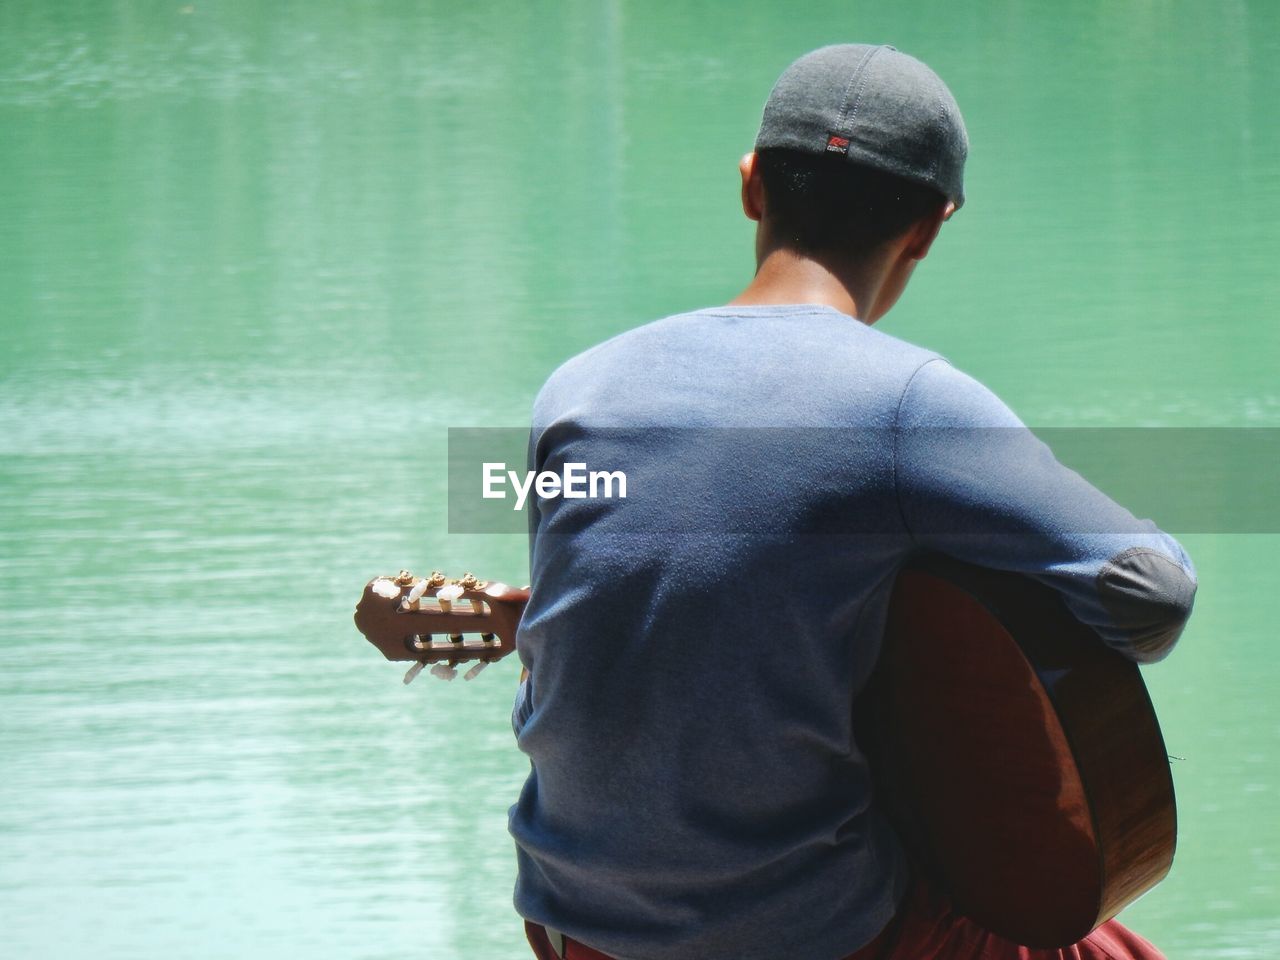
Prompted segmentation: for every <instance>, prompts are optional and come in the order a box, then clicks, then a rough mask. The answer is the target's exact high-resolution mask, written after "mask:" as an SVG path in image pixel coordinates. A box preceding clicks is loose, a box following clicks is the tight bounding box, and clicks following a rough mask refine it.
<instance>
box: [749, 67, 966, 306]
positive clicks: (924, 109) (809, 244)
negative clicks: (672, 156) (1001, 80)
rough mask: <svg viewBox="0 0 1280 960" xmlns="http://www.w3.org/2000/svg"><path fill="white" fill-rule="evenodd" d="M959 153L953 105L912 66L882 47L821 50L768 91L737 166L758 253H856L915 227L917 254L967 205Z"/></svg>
mask: <svg viewBox="0 0 1280 960" xmlns="http://www.w3.org/2000/svg"><path fill="white" fill-rule="evenodd" d="M967 153H968V136H967V134H966V133H965V128H964V121H963V120H962V119H961V116H960V110H959V108H958V107H957V106H956V102H955V99H954V98H953V97H952V95H951V92H950V91H949V90H948V89H947V87H946V85H945V84H944V83H943V82H942V81H941V80H940V79H939V78H938V76H937V75H936V74H935V73H934V72H933V71H932V70H930V69H929V68H928V67H927V66H925V65H924V64H923V63H921V62H920V61H919V60H916V59H915V58H914V57H909V56H907V55H906V54H904V53H900V52H898V51H897V50H895V49H893V48H892V47H885V46H879V47H877V46H870V45H865V44H844V45H839V46H831V47H823V48H822V49H820V50H815V51H813V52H812V53H809V54H806V55H805V56H803V57H801V58H800V59H799V60H797V61H796V62H795V63H793V64H792V65H791V66H790V67H788V68H787V69H786V71H785V72H784V73H783V74H782V76H781V77H780V78H779V79H778V82H777V84H775V86H774V88H773V92H772V93H770V95H769V100H768V102H767V103H766V104H765V108H764V116H763V118H762V120H761V124H760V132H759V134H758V136H757V138H756V144H755V153H754V154H752V155H749V156H748V157H746V158H744V160H743V171H742V172H743V182H744V191H743V202H744V207H745V208H746V210H747V214H748V216H751V217H752V218H753V219H757V220H760V221H761V227H762V230H761V237H760V241H761V242H762V243H763V245H764V246H765V247H766V250H764V251H762V252H767V248H777V247H785V248H787V249H790V250H792V251H794V252H796V253H798V254H802V255H806V256H828V257H830V256H834V257H840V258H854V259H857V258H863V257H866V256H867V255H869V254H872V253H874V252H876V251H877V250H880V249H881V248H882V247H884V245H885V244H886V242H887V241H889V240H892V239H896V238H901V237H903V236H904V235H905V234H907V233H908V231H911V230H912V229H913V228H914V227H916V226H917V225H920V224H923V226H922V227H921V229H920V231H919V233H920V236H919V238H918V240H919V241H921V242H914V243H912V244H910V245H909V249H910V252H912V253H918V254H919V256H918V257H916V259H919V257H922V256H923V255H924V254H925V253H926V252H927V251H928V247H929V243H931V242H932V239H933V236H934V235H935V234H936V232H937V225H938V224H940V223H941V221H942V220H943V219H945V218H946V217H947V216H950V214H951V212H952V211H954V210H955V209H956V208H958V207H959V206H960V205H961V204H963V203H964V162H965V157H966V155H967ZM751 193H754V196H752V195H749V194H751ZM904 282H905V278H904Z"/></svg>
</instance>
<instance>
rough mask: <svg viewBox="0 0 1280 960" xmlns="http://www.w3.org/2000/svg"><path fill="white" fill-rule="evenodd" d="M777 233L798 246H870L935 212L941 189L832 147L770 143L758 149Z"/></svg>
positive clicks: (809, 249)
mask: <svg viewBox="0 0 1280 960" xmlns="http://www.w3.org/2000/svg"><path fill="white" fill-rule="evenodd" d="M756 166H757V168H758V169H759V171H760V175H761V177H762V179H763V181H764V193H765V216H766V220H767V221H768V224H769V227H770V229H771V230H772V232H773V234H774V237H775V239H776V240H777V241H778V242H779V243H781V244H782V245H784V246H786V247H789V248H791V249H795V250H797V251H799V252H801V253H835V252H841V253H848V254H855V255H856V254H865V253H870V252H872V251H874V250H875V249H876V248H878V247H879V246H881V245H882V244H884V243H886V242H888V241H889V240H892V239H893V238H894V237H897V236H900V235H901V234H902V233H904V232H905V231H906V230H907V228H909V227H910V226H911V225H912V224H914V223H917V222H918V221H920V220H922V219H923V218H924V217H925V216H926V215H928V214H930V213H933V212H934V211H936V210H937V209H938V208H939V207H941V206H942V205H943V204H944V203H946V197H944V196H943V195H942V194H941V193H939V192H938V191H937V190H934V189H933V188H932V187H926V186H924V185H923V184H919V183H914V182H912V181H910V180H904V179H903V178H902V177H897V176H894V175H893V174H890V173H885V172H884V171H882V170H877V169H875V168H873V167H866V166H862V165H860V164H854V163H850V162H849V161H848V160H847V159H846V158H845V157H842V156H836V155H831V154H811V153H802V152H801V151H799V150H786V149H779V148H773V149H768V150H760V151H758V152H757V154H756Z"/></svg>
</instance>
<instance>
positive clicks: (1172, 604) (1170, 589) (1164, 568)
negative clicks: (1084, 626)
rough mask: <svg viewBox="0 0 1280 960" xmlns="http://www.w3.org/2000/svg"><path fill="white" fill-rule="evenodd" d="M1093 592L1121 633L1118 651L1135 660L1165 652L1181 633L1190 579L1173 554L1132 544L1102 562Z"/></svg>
mask: <svg viewBox="0 0 1280 960" xmlns="http://www.w3.org/2000/svg"><path fill="white" fill-rule="evenodd" d="M1098 595H1099V596H1100V597H1101V599H1102V603H1103V606H1104V607H1105V608H1106V610H1107V612H1108V613H1109V614H1110V616H1111V619H1112V621H1113V622H1114V624H1115V626H1116V628H1117V629H1118V631H1119V632H1120V634H1121V635H1122V636H1123V641H1122V643H1121V644H1119V645H1118V648H1119V649H1120V650H1121V652H1122V653H1124V654H1125V655H1126V656H1128V657H1129V658H1130V659H1132V660H1135V661H1137V662H1138V663H1155V662H1156V661H1158V660H1163V659H1164V658H1165V657H1166V656H1168V654H1169V651H1170V650H1172V649H1173V646H1174V644H1175V643H1177V641H1178V637H1180V636H1181V635H1182V630H1183V627H1185V626H1186V623H1187V620H1188V618H1190V616H1191V607H1192V605H1193V603H1194V602H1195V596H1196V581H1195V579H1194V578H1193V577H1192V576H1191V574H1190V573H1188V571H1187V570H1186V569H1184V568H1183V566H1182V564H1180V563H1178V562H1177V561H1176V560H1173V559H1171V558H1170V557H1167V556H1165V555H1164V554H1163V553H1160V552H1159V551H1156V550H1151V549H1148V548H1145V547H1134V548H1133V549H1131V550H1126V551H1124V552H1123V553H1120V554H1118V555H1117V556H1115V557H1113V558H1112V559H1111V560H1110V561H1108V562H1107V564H1106V566H1104V567H1103V568H1102V571H1101V572H1100V573H1099V574H1098Z"/></svg>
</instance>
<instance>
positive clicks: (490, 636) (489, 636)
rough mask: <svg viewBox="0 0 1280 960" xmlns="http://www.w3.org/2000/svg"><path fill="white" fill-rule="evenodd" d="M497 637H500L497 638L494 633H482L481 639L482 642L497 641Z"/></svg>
mask: <svg viewBox="0 0 1280 960" xmlns="http://www.w3.org/2000/svg"><path fill="white" fill-rule="evenodd" d="M497 639H498V638H497V637H496V636H494V635H493V634H492V633H482V634H480V640H481V642H483V643H493V641H495V640H497Z"/></svg>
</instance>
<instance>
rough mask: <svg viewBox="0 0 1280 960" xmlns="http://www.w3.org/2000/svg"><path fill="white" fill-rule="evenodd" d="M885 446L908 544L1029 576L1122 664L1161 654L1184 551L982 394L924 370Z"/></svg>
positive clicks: (1186, 563)
mask: <svg viewBox="0 0 1280 960" xmlns="http://www.w3.org/2000/svg"><path fill="white" fill-rule="evenodd" d="M894 440H895V454H894V458H895V459H894V467H895V483H896V486H897V495H898V502H899V507H900V509H901V511H902V517H903V521H904V522H905V524H906V526H907V529H908V530H909V531H910V533H911V535H912V537H913V539H914V541H915V543H916V544H917V545H918V546H919V547H922V548H925V549H931V550H937V551H940V552H943V553H946V554H949V555H951V556H954V557H957V558H958V559H961V560H965V561H968V562H970V563H976V564H980V565H982V566H987V567H992V568H995V569H1002V570H1011V571H1015V572H1018V573H1023V574H1028V575H1030V576H1032V577H1035V578H1036V579H1038V580H1040V581H1042V582H1044V583H1046V584H1047V585H1049V586H1050V587H1053V588H1054V589H1056V590H1058V591H1059V592H1060V593H1061V594H1062V596H1063V598H1064V600H1065V601H1066V604H1067V606H1068V607H1069V609H1070V610H1071V611H1072V613H1073V614H1074V615H1075V616H1076V617H1077V618H1078V619H1080V620H1081V621H1083V622H1084V623H1087V624H1089V625H1090V626H1092V627H1093V628H1094V629H1095V630H1096V631H1097V632H1098V633H1099V634H1100V635H1101V636H1102V638H1103V639H1104V640H1105V641H1106V642H1107V643H1108V644H1110V645H1111V646H1112V647H1114V648H1115V649H1117V650H1119V651H1120V652H1121V653H1123V654H1124V655H1125V656H1127V657H1129V658H1130V659H1133V660H1136V661H1138V662H1140V663H1149V662H1153V661H1156V660H1160V659H1162V658H1163V657H1164V656H1165V655H1166V654H1167V653H1168V652H1169V650H1170V649H1171V648H1172V646H1173V644H1174V643H1175V642H1176V641H1177V639H1178V637H1179V635H1180V634H1181V632H1182V628H1183V626H1184V625H1185V623H1186V621H1187V618H1188V617H1189V616H1190V613H1191V606H1192V601H1193V599H1194V597H1195V591H1196V580H1195V571H1194V569H1193V567H1192V565H1191V561H1190V559H1189V558H1188V557H1187V554H1186V552H1185V551H1184V550H1183V549H1182V547H1181V546H1180V545H1179V544H1178V542H1177V541H1176V540H1174V539H1173V538H1172V537H1170V536H1169V535H1168V534H1165V533H1162V532H1161V531H1160V530H1159V529H1158V528H1157V527H1156V525H1155V524H1154V523H1152V522H1151V521H1150V520H1139V519H1137V518H1135V517H1134V516H1133V515H1132V514H1131V513H1129V511H1127V510H1126V509H1124V508H1123V507H1121V506H1120V505H1119V504H1117V503H1115V502H1114V501H1112V500H1111V499H1109V498H1108V497H1107V496H1105V495H1104V494H1103V493H1101V492H1100V491H1098V490H1097V489H1096V488H1095V487H1093V486H1092V485H1091V484H1089V483H1088V482H1087V481H1086V480H1084V479H1083V478H1082V477H1081V476H1080V475H1079V474H1077V473H1075V472H1074V471H1072V470H1070V469H1068V468H1066V467H1064V466H1063V465H1062V464H1060V463H1059V462H1058V461H1057V460H1056V459H1055V458H1054V456H1053V453H1052V452H1051V451H1050V450H1049V448H1048V447H1047V446H1046V445H1045V444H1044V443H1042V442H1041V441H1040V440H1038V439H1037V438H1036V437H1035V435H1034V434H1033V433H1032V432H1031V431H1030V430H1028V429H1027V428H1026V427H1025V426H1024V425H1023V424H1022V422H1021V421H1020V420H1019V419H1018V418H1017V417H1016V416H1015V415H1014V414H1013V412H1012V411H1011V410H1009V408H1008V407H1007V406H1005V404H1004V403H1002V402H1001V401H1000V400H999V399H998V398H997V397H996V396H995V395H994V394H993V393H991V391H990V390H988V389H987V388H986V387H984V386H982V385H981V384H980V383H978V382H977V381H976V380H974V379H973V378H971V377H968V376H966V375H965V374H963V373H960V372H959V371H957V370H956V369H955V368H953V367H952V366H951V365H950V364H948V363H947V362H946V361H944V360H939V359H935V360H930V361H928V362H926V363H924V364H923V365H921V366H920V367H919V368H918V369H917V370H916V372H915V374H914V375H913V376H912V378H911V381H910V382H909V383H908V385H907V387H906V389H905V391H904V393H903V396H902V400H901V403H900V406H899V409H898V414H897V422H896V426H895V431H894ZM1153 482H1157V481H1156V478H1155V477H1153Z"/></svg>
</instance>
